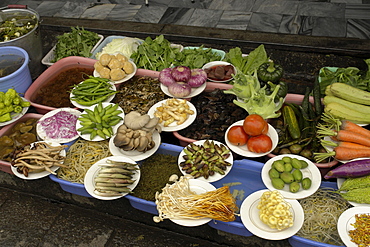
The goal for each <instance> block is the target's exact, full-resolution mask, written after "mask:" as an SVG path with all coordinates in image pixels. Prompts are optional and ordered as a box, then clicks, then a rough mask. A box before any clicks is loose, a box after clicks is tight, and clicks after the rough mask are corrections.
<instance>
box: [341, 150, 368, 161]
mask: <svg viewBox="0 0 370 247" xmlns="http://www.w3.org/2000/svg"><path fill="white" fill-rule="evenodd" d="M334 152H335V156H334V157H335V158H336V159H338V160H352V159H356V158H366V157H370V150H369V149H355V148H345V147H335V148H334Z"/></svg>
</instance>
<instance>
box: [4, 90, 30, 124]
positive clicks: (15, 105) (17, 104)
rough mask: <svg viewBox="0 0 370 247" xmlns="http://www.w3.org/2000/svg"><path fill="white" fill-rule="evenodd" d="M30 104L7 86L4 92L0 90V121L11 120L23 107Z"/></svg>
mask: <svg viewBox="0 0 370 247" xmlns="http://www.w3.org/2000/svg"><path fill="white" fill-rule="evenodd" d="M30 105H31V104H30V102H28V101H27V100H24V99H23V98H22V97H21V96H20V95H19V93H17V91H15V90H14V89H13V88H9V89H8V90H7V91H6V92H5V93H4V92H0V122H7V121H10V120H12V119H13V118H14V117H16V116H18V115H19V114H20V113H21V112H22V111H23V108H25V107H29V106H30Z"/></svg>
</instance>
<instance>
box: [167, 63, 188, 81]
mask: <svg viewBox="0 0 370 247" xmlns="http://www.w3.org/2000/svg"><path fill="white" fill-rule="evenodd" d="M171 75H172V77H173V79H174V80H175V81H177V82H179V81H183V82H187V81H188V80H189V78H190V75H191V71H190V68H189V67H186V66H176V67H175V68H173V69H172V72H171Z"/></svg>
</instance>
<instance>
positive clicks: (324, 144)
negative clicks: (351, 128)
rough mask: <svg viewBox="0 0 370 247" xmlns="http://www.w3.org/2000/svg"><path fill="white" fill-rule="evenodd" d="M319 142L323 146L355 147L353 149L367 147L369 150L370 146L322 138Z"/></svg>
mask: <svg viewBox="0 0 370 247" xmlns="http://www.w3.org/2000/svg"><path fill="white" fill-rule="evenodd" d="M321 144H322V145H323V146H332V147H343V148H355V149H369V150H370V147H368V146H364V145H361V144H358V143H354V142H343V141H342V142H332V141H326V140H322V141H321Z"/></svg>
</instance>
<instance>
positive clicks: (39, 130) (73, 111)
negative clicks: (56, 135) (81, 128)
mask: <svg viewBox="0 0 370 247" xmlns="http://www.w3.org/2000/svg"><path fill="white" fill-rule="evenodd" d="M61 111H65V112H69V113H71V114H73V115H76V116H77V117H79V116H80V115H81V112H80V111H79V110H76V109H73V108H69V107H65V108H58V109H55V110H52V111H50V112H48V113H46V114H45V115H44V116H42V117H41V118H40V119H39V121H38V123H37V125H36V132H37V136H38V137H39V138H41V139H42V140H44V141H54V142H58V143H68V142H71V141H74V140H76V139H77V138H78V134H77V135H75V136H73V137H71V138H60V139H50V138H49V137H47V136H46V133H45V131H44V130H43V127H42V126H41V124H40V122H41V121H44V120H45V119H47V118H49V117H52V116H54V115H55V114H57V113H58V112H61ZM77 122H78V121H77Z"/></svg>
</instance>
